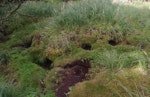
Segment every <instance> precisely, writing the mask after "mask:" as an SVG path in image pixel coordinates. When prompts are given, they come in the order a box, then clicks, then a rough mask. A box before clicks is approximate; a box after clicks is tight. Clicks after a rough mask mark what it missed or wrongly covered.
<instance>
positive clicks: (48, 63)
mask: <svg viewBox="0 0 150 97" xmlns="http://www.w3.org/2000/svg"><path fill="white" fill-rule="evenodd" d="M35 63H36V64H38V65H39V66H41V67H42V68H44V69H47V70H50V69H51V67H52V66H51V64H52V63H53V61H52V60H50V59H48V58H45V59H44V61H43V62H35Z"/></svg>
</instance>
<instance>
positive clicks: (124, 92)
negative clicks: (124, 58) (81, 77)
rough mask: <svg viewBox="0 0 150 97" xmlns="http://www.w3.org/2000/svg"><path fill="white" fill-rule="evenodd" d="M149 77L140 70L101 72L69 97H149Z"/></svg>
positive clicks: (76, 87) (80, 85) (78, 85)
mask: <svg viewBox="0 0 150 97" xmlns="http://www.w3.org/2000/svg"><path fill="white" fill-rule="evenodd" d="M148 84H149V77H148V75H143V73H141V72H140V71H139V70H138V69H136V68H132V69H128V70H127V69H123V70H120V71H118V72H116V73H112V72H109V71H108V70H106V69H105V70H101V72H100V73H98V74H97V76H96V77H95V78H94V79H93V80H90V81H85V82H82V83H78V84H77V85H76V86H75V87H74V88H73V89H72V91H71V93H70V96H69V97H106V96H108V97H122V96H126V97H148V96H149V95H150V93H149V85H148Z"/></svg>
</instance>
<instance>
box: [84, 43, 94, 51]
mask: <svg viewBox="0 0 150 97" xmlns="http://www.w3.org/2000/svg"><path fill="white" fill-rule="evenodd" d="M81 48H83V49H85V50H91V49H92V46H91V44H90V43H83V44H82V45H81Z"/></svg>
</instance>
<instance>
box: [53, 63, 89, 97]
mask: <svg viewBox="0 0 150 97" xmlns="http://www.w3.org/2000/svg"><path fill="white" fill-rule="evenodd" d="M89 68H90V62H89V60H83V61H81V60H77V61H74V62H73V63H71V64H66V65H65V66H64V67H63V68H62V70H61V71H58V73H59V74H62V80H61V82H60V83H59V84H58V85H57V86H56V87H55V88H54V92H55V93H56V97H67V95H68V92H69V88H70V87H71V86H74V85H75V84H76V83H78V82H82V81H84V80H86V74H87V73H88V71H89Z"/></svg>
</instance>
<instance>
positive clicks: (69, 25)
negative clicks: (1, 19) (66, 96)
mask: <svg viewBox="0 0 150 97" xmlns="http://www.w3.org/2000/svg"><path fill="white" fill-rule="evenodd" d="M142 6H144V5H143V4H141V5H137V6H136V5H134V4H133V5H132V4H112V3H111V2H110V0H80V1H75V2H72V1H71V2H68V3H64V2H57V1H56V2H55V1H54V2H51V1H50V2H34V1H29V2H25V3H24V4H23V6H22V7H21V9H19V10H18V12H19V13H21V14H22V15H24V16H22V15H19V14H18V13H16V14H14V15H13V16H12V17H11V19H10V20H9V21H7V22H6V23H7V24H9V26H10V27H9V28H8V29H7V30H8V31H12V32H13V33H12V34H10V35H9V36H8V38H9V40H7V41H6V42H1V43H0V51H1V52H3V51H4V50H6V51H7V52H8V53H9V55H10V58H11V60H10V61H9V64H8V66H6V67H5V70H4V72H2V71H1V72H0V75H2V76H4V78H2V77H0V82H6V81H8V80H12V79H16V80H17V81H16V83H15V84H17V85H16V87H15V89H16V92H17V95H18V96H17V97H36V96H38V95H40V97H55V95H54V93H53V92H52V91H51V89H52V87H53V86H54V85H53V83H51V80H53V79H55V80H57V81H58V80H59V77H57V75H56V71H55V69H56V68H57V67H58V66H64V65H66V64H68V63H71V62H73V61H75V60H82V59H88V60H90V62H91V69H90V71H91V75H90V76H91V77H90V78H89V79H90V80H89V81H87V82H85V83H84V82H83V83H81V84H80V85H79V87H78V86H75V89H74V90H73V91H71V92H70V93H71V95H70V97H78V96H79V97H99V96H100V95H98V94H99V93H101V96H103V95H104V97H105V96H110V95H111V96H110V97H117V96H120V95H121V96H122V95H123V96H131V97H132V96H133V97H134V96H135V97H141V96H145V95H148V94H149V93H148V92H145V91H148V90H147V87H146V88H145V87H144V86H145V80H146V85H147V86H148V81H149V78H147V77H145V76H144V75H142V78H144V80H142V78H141V79H140V78H139V77H141V75H140V74H138V72H136V73H133V72H132V70H131V71H130V70H129V72H128V70H127V69H130V68H134V67H138V66H139V67H140V68H141V67H142V68H144V69H142V70H145V71H144V73H143V74H145V72H146V70H147V65H148V62H149V55H150V50H149V47H150V44H149V42H150V38H149V36H150V34H149V30H150V20H149V16H150V13H149V8H148V7H142ZM146 6H147V5H146ZM0 12H1V13H3V12H2V11H0ZM1 37H4V36H1ZM39 37H40V38H39ZM41 37H42V38H41ZM30 40H32V44H31V47H28V48H23V47H19V46H16V47H13V46H15V45H18V44H19V45H20V44H23V43H25V42H28V41H30ZM109 40H115V41H116V42H121V41H124V40H125V41H126V40H127V41H129V42H130V43H131V44H126V43H125V44H117V45H116V46H112V45H110V44H109V43H108V41H109ZM84 43H89V44H90V45H91V50H85V49H83V48H82V44H84ZM0 57H1V56H0ZM4 57H5V56H4ZM6 57H7V56H6ZM44 58H48V59H50V60H52V61H53V64H52V65H53V66H54V67H53V69H52V70H45V69H43V68H41V67H40V66H39V65H38V64H37V63H38V62H42V61H43V60H44ZM1 60H2V58H0V61H1ZM1 68H2V67H1V66H0V69H1ZM102 68H105V69H104V72H102V74H101V69H102ZM124 68H125V69H126V70H125V72H123V73H122V72H121V70H124ZM106 69H107V70H108V71H109V70H110V71H109V72H108V71H107V70H106ZM118 70H120V72H119V73H114V72H115V71H116V72H117V71H118ZM138 70H139V69H138ZM140 70H141V69H140ZM142 70H141V71H142ZM102 71H103V70H102ZM133 71H134V70H133ZM141 71H139V72H141ZM6 72H9V73H10V75H7V76H5V73H6ZM112 72H113V74H112ZM126 72H127V73H126ZM99 73H100V76H99V75H98V76H97V74H99ZM136 74H138V75H136ZM124 75H125V76H124ZM94 77H96V78H94ZM130 78H131V80H130ZM92 79H93V80H92ZM40 80H44V81H45V82H46V86H47V87H46V91H47V93H46V95H43V94H42V93H41V91H42V90H41V86H40ZM108 80H110V83H105V82H108ZM124 80H125V81H124ZM130 81H131V83H132V82H134V81H135V83H132V84H130V83H129V82H130ZM138 82H141V83H142V86H140V84H139V83H138ZM114 83H118V84H117V85H115V84H114ZM143 87H144V88H143ZM0 88H1V86H0ZM2 88H4V87H2ZM139 88H140V89H142V91H140V90H139ZM114 89H115V90H116V91H114ZM110 90H111V93H112V94H109V93H108V91H110ZM4 92H6V93H4V94H7V91H4ZM8 92H9V91H8ZM80 92H81V93H80ZM123 92H125V94H122V93H123ZM143 92H144V93H145V94H142V93H143ZM10 94H11V93H10ZM79 94H80V95H79ZM88 94H89V95H88ZM10 97H11V96H10Z"/></svg>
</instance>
